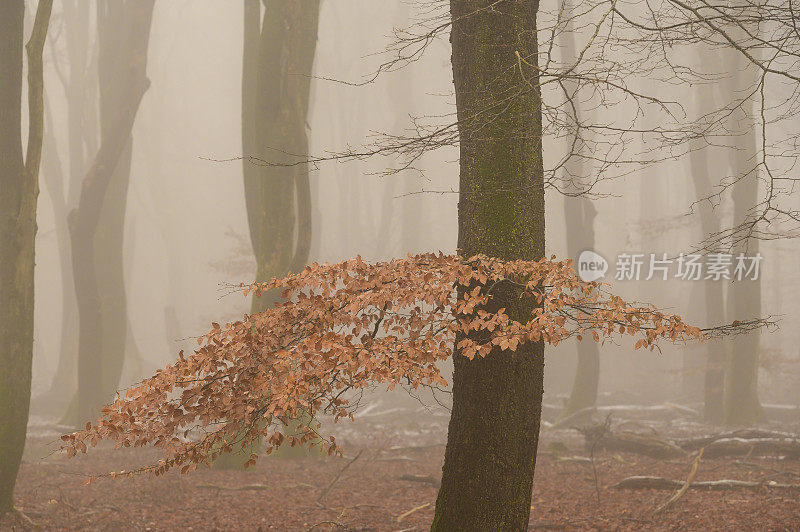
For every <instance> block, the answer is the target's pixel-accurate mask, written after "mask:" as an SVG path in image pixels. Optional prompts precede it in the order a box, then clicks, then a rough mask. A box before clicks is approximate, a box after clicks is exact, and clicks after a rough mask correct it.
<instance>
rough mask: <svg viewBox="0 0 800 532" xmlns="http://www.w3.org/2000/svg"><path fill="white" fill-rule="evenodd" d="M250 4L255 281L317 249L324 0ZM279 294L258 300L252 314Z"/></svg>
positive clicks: (245, 146)
mask: <svg viewBox="0 0 800 532" xmlns="http://www.w3.org/2000/svg"><path fill="white" fill-rule="evenodd" d="M263 4H264V7H263V9H262V7H261V2H260V1H259V0H245V2H244V59H243V65H242V152H243V154H244V163H243V164H244V168H243V170H244V190H245V203H246V206H247V221H248V226H249V228H250V241H251V243H252V245H253V252H254V254H255V257H256V279H257V280H259V281H265V280H268V279H271V278H273V277H276V276H277V277H281V276H283V275H285V274H286V273H287V272H290V271H298V270H299V269H302V268H303V267H304V266H305V265H306V261H307V260H308V254H309V250H310V245H311V191H310V186H309V175H308V164H307V162H306V161H307V160H308V135H307V133H306V123H307V122H306V121H307V116H308V104H309V91H310V87H311V68H312V66H313V63H314V54H315V50H316V46H317V25H318V21H319V4H320V2H319V0H300V1H297V2H284V1H282V0H265V1H264V2H263ZM273 301H274V295H272V294H270V295H269V296H265V297H261V298H253V304H252V311H253V312H258V311H260V310H263V309H265V308H267V307H268V306H269V305H270V304H271V303H272V302H273Z"/></svg>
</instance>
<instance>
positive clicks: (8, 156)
mask: <svg viewBox="0 0 800 532" xmlns="http://www.w3.org/2000/svg"><path fill="white" fill-rule="evenodd" d="M52 7H53V2H52V0H40V2H39V6H38V8H37V11H36V20H35V22H34V26H33V31H32V34H31V38H30V41H29V42H28V45H27V47H26V48H27V52H28V113H29V118H28V146H27V153H26V155H25V157H24V158H23V154H22V42H23V29H24V19H25V3H24V2H23V1H22V0H8V1H5V2H2V3H0V73H2V76H0V161H3V166H2V170H0V185H2V189H3V193H2V194H0V257H2V260H0V514H3V513H5V512H8V511H10V510H12V509H13V507H14V484H15V482H16V479H17V472H18V471H19V465H20V462H21V461H22V452H23V450H24V448H25V436H26V430H27V425H28V409H29V407H30V398H31V370H32V363H33V303H34V297H33V296H34V291H33V281H34V252H35V239H36V200H37V196H38V195H39V162H40V159H41V153H42V129H43V115H44V112H43V107H44V105H43V86H44V82H43V75H42V48H43V47H44V40H45V36H46V34H47V26H48V23H49V20H50V11H51V9H52Z"/></svg>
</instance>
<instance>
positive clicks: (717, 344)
mask: <svg viewBox="0 0 800 532" xmlns="http://www.w3.org/2000/svg"><path fill="white" fill-rule="evenodd" d="M711 90H712V89H711V88H705V87H700V88H699V89H698V91H702V92H700V93H699V95H698V97H697V102H698V107H699V108H700V109H711V108H713V107H711V106H712V105H713V104H712V103H711V102H708V99H709V97H711V96H712V95H711V94H710V92H711ZM691 149H692V151H691V154H690V156H689V161H690V163H691V172H692V180H693V181H694V190H695V194H696V196H697V197H698V198H704V197H708V196H710V195H711V194H712V193H713V191H712V185H711V179H710V176H709V168H708V157H707V152H706V151H705V149H703V146H700V145H697V143H693V145H692V146H691ZM697 209H698V210H699V211H700V224H701V228H702V231H703V238H708V237H709V236H711V235H714V234H716V233H718V232H719V230H720V223H719V218H718V216H717V215H716V214H715V213H714V211H713V209H712V206H711V205H709V204H708V203H707V202H703V203H700V204H699V205H698V206H697ZM723 287H724V284H723V283H722V282H720V281H704V282H703V293H704V296H705V309H706V323H708V324H716V323H724V322H725V302H724V299H723ZM725 365H726V364H725V343H724V342H723V341H722V340H709V341H708V342H706V367H705V380H704V384H703V419H704V420H705V421H706V422H707V423H713V424H719V423H722V421H723V419H724V416H725Z"/></svg>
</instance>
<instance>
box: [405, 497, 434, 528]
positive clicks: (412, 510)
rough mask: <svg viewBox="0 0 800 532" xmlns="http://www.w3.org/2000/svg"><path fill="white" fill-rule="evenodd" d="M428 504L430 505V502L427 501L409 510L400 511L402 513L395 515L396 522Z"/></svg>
mask: <svg viewBox="0 0 800 532" xmlns="http://www.w3.org/2000/svg"><path fill="white" fill-rule="evenodd" d="M430 505H431V503H429V502H426V503H425V504H420V505H419V506H417V507H416V508H412V509H410V510H409V511H407V512H404V513H402V514H400V515H398V516H397V522H398V523H399V522H401V521H402V520H403V519H405V518H406V517H408V516H409V515H411V514H413V513H414V512H418V511H420V510H422V509H425V508H427V507H428V506H430Z"/></svg>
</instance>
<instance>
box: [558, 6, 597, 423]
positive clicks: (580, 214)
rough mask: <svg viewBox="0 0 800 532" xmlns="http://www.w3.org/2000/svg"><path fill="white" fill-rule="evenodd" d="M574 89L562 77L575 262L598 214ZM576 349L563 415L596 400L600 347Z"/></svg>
mask: <svg viewBox="0 0 800 532" xmlns="http://www.w3.org/2000/svg"><path fill="white" fill-rule="evenodd" d="M573 10H574V8H573V7H572V5H571V2H564V13H565V16H566V20H567V24H566V25H565V27H564V32H563V33H562V34H561V35H560V38H561V42H562V47H561V51H562V54H563V55H564V56H565V62H575V61H576V60H577V59H578V50H577V42H576V37H575V28H574V27H573V25H574V24H573V22H572V16H573V12H574V11H573ZM577 88H578V87H577V86H576V84H575V83H574V81H571V80H564V82H563V84H562V90H563V91H564V92H565V99H567V100H568V102H569V105H570V107H571V108H572V115H573V119H574V124H573V127H574V130H573V133H572V135H571V136H570V137H568V138H567V142H570V143H574V144H573V147H572V148H571V150H570V151H573V152H574V153H575V157H572V158H570V159H569V160H567V161H566V162H565V164H564V168H563V174H564V181H565V183H564V190H565V191H566V190H568V191H571V192H572V193H573V194H575V195H567V196H565V197H564V224H565V226H566V240H567V241H566V248H567V257H569V258H571V259H572V260H573V261H574V263H575V264H576V265H577V264H578V257H579V255H580V253H581V251H583V250H586V249H590V250H592V249H594V247H595V242H594V219H595V217H596V216H597V209H596V208H595V206H594V203H593V202H592V201H591V200H590V199H589V198H587V197H586V196H585V195H583V194H581V192H582V183H581V179H582V178H584V177H585V176H586V175H587V169H586V168H585V166H586V163H587V161H588V160H590V159H588V158H587V157H585V153H584V152H585V151H586V150H587V148H588V147H587V146H586V145H585V144H584V140H583V136H584V135H586V134H588V133H587V131H584V130H583V129H582V125H583V124H584V122H585V120H584V119H583V118H582V115H584V114H586V113H587V112H591V111H588V110H586V109H584V108H583V107H584V106H585V103H584V102H582V101H580V100H579V99H577V98H576V96H577ZM573 180H576V181H573ZM576 352H577V359H578V363H577V366H576V368H575V378H574V380H573V383H572V390H571V392H570V396H569V400H568V401H567V404H566V406H565V407H564V410H563V412H562V414H561V416H562V417H566V416H568V415H570V414H573V413H575V412H578V411H579V410H582V409H584V408H587V407H591V406H594V405H595V403H596V402H597V388H598V384H599V381H600V349H599V347H598V345H597V344H596V343H594V342H579V343H578V345H577V347H576Z"/></svg>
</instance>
